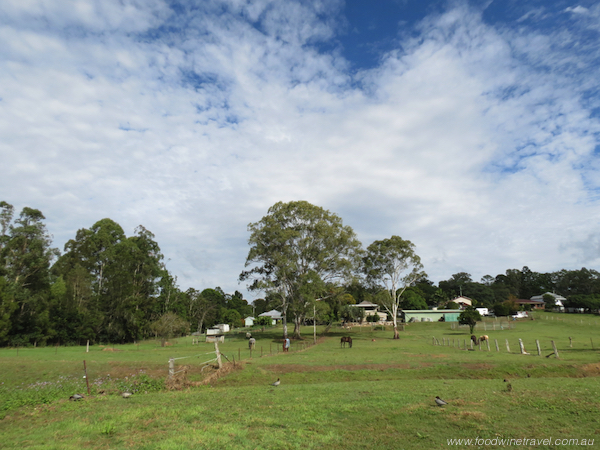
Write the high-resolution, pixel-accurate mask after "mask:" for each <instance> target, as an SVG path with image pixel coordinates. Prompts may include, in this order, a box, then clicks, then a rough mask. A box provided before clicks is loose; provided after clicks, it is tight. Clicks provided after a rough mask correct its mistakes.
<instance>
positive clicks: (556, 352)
mask: <svg viewBox="0 0 600 450" xmlns="http://www.w3.org/2000/svg"><path fill="white" fill-rule="evenodd" d="M550 342H552V348H553V349H554V356H556V359H558V350H557V348H556V344H555V343H554V341H550Z"/></svg>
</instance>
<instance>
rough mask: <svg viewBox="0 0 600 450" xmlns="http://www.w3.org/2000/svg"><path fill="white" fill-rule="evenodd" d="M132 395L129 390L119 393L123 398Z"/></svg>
mask: <svg viewBox="0 0 600 450" xmlns="http://www.w3.org/2000/svg"><path fill="white" fill-rule="evenodd" d="M132 395H133V394H132V393H131V392H123V393H122V394H121V397H123V398H129V397H131V396H132Z"/></svg>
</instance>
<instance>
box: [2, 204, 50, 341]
mask: <svg viewBox="0 0 600 450" xmlns="http://www.w3.org/2000/svg"><path fill="white" fill-rule="evenodd" d="M0 207H1V208H2V212H0V222H1V225H2V235H0V276H1V275H3V276H4V279H5V287H4V288H3V289H2V290H3V291H4V292H5V293H4V294H3V297H4V300H3V301H2V303H3V304H4V307H2V309H3V310H4V314H6V311H8V310H11V311H12V314H11V315H10V327H11V329H10V331H9V333H8V334H7V336H11V339H13V340H16V341H19V342H23V343H29V342H30V343H35V342H38V341H40V342H45V341H46V340H47V339H48V338H49V337H51V336H52V335H53V333H54V331H53V330H52V327H51V323H50V320H49V297H50V284H51V277H50V265H51V263H52V260H53V259H54V258H55V257H56V256H58V250H57V249H54V248H51V247H50V245H51V236H50V234H49V233H48V231H47V230H46V226H45V225H44V223H43V220H44V219H45V217H44V215H43V214H42V212H41V211H39V210H37V209H32V208H28V207H25V208H23V210H22V211H21V214H20V215H19V217H18V218H17V219H16V220H15V221H14V223H11V220H12V210H13V209H12V206H11V205H9V204H8V203H6V202H1V203H0ZM7 301H8V302H9V303H12V302H15V303H14V304H11V305H7V303H6V302H7Z"/></svg>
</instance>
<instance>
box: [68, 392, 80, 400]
mask: <svg viewBox="0 0 600 450" xmlns="http://www.w3.org/2000/svg"><path fill="white" fill-rule="evenodd" d="M82 398H83V395H81V394H73V395H71V396H70V397H69V400H72V401H77V400H81V399H82Z"/></svg>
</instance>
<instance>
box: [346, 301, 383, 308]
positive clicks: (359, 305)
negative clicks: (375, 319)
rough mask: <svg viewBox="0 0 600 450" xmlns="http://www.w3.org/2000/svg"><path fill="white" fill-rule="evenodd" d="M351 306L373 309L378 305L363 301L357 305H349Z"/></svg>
mask: <svg viewBox="0 0 600 450" xmlns="http://www.w3.org/2000/svg"><path fill="white" fill-rule="evenodd" d="M351 306H358V307H359V308H373V307H377V306H379V305H378V304H376V303H371V302H368V301H366V300H363V301H362V302H360V303H359V304H358V305H351Z"/></svg>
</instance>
